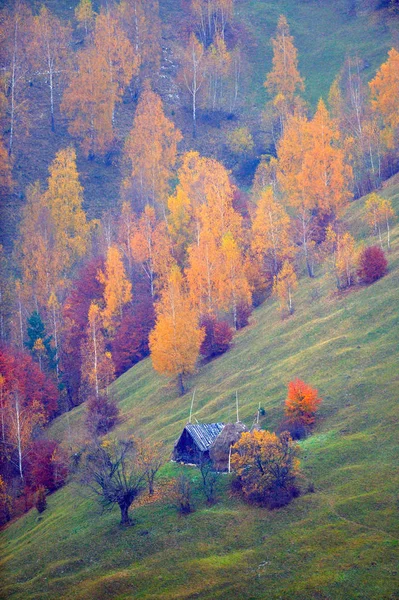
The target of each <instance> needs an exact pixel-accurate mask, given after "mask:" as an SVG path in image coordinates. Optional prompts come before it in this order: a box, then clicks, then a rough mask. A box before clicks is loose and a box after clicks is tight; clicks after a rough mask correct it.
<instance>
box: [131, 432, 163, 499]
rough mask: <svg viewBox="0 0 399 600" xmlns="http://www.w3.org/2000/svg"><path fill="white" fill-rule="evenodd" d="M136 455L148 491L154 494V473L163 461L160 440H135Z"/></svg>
mask: <svg viewBox="0 0 399 600" xmlns="http://www.w3.org/2000/svg"><path fill="white" fill-rule="evenodd" d="M136 444H137V456H138V461H139V464H140V466H141V468H142V470H144V471H145V478H146V481H147V487H148V493H149V495H150V496H152V495H153V494H154V482H155V477H156V474H157V473H158V471H159V469H160V468H161V467H162V465H163V464H164V462H165V454H164V451H163V445H162V443H161V442H147V441H146V440H143V439H140V440H136Z"/></svg>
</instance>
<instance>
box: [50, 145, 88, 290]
mask: <svg viewBox="0 0 399 600" xmlns="http://www.w3.org/2000/svg"><path fill="white" fill-rule="evenodd" d="M49 171H50V177H49V179H48V186H47V190H46V192H45V193H44V202H45V204H46V206H47V207H48V210H49V216H50V219H51V228H52V265H53V267H52V268H53V269H54V270H55V272H56V273H59V275H60V276H61V277H62V278H65V279H67V278H68V276H69V275H70V273H71V271H72V270H73V268H74V267H75V266H76V264H77V263H78V261H79V260H80V259H81V258H82V257H84V256H85V255H86V254H87V251H88V249H89V245H90V232H91V229H92V224H91V223H88V222H87V220H86V213H85V212H84V210H83V208H82V204H83V188H82V186H81V185H80V182H79V175H78V170H77V167H76V152H75V150H74V149H73V148H66V149H65V150H60V151H59V152H58V153H57V154H56V157H55V159H54V161H53V162H52V164H51V166H50V169H49ZM53 287H55V286H53Z"/></svg>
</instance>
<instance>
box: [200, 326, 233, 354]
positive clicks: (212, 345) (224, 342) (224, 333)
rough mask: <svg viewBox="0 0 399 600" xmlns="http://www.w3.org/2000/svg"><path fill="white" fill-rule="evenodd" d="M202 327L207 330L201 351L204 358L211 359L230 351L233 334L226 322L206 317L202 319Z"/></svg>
mask: <svg viewBox="0 0 399 600" xmlns="http://www.w3.org/2000/svg"><path fill="white" fill-rule="evenodd" d="M200 327H203V328H204V329H205V338H204V341H203V342H202V344H201V349H200V353H201V354H202V356H205V357H206V358H211V357H212V356H218V355H219V354H223V353H224V352H226V350H228V349H229V346H230V343H231V340H232V339H233V332H232V329H231V327H230V325H229V324H228V323H226V321H218V320H217V319H216V317H214V316H212V315H206V316H204V317H202V318H201V320H200Z"/></svg>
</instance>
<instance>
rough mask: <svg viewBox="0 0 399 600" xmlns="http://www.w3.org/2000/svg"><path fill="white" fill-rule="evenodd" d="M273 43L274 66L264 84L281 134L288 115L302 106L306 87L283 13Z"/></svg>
mask: <svg viewBox="0 0 399 600" xmlns="http://www.w3.org/2000/svg"><path fill="white" fill-rule="evenodd" d="M272 45H273V69H272V70H271V72H270V73H269V74H268V75H267V77H266V81H265V83H264V84H263V85H264V86H265V88H266V89H267V91H268V93H269V94H270V96H272V101H271V103H270V106H271V109H272V115H273V116H276V117H277V118H278V121H279V129H280V134H281V133H282V132H283V129H284V125H285V122H286V120H287V117H288V116H289V115H292V114H293V113H294V111H295V108H297V107H299V106H300V101H299V97H298V96H297V94H298V92H303V90H304V89H305V86H304V83H303V79H302V77H301V76H300V74H299V71H298V58H297V49H296V48H295V45H294V38H293V37H292V35H291V34H290V29H289V26H288V23H287V19H286V17H285V16H284V15H281V16H280V18H279V20H278V24H277V30H276V36H275V37H274V38H273V39H272Z"/></svg>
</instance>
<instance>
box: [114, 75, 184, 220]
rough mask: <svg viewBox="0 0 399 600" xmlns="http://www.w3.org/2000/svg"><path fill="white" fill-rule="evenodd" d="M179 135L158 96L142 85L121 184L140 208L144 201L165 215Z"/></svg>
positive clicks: (127, 145) (128, 141) (127, 142)
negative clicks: (124, 174)
mask: <svg viewBox="0 0 399 600" xmlns="http://www.w3.org/2000/svg"><path fill="white" fill-rule="evenodd" d="M181 139H182V135H181V133H180V131H179V130H178V129H176V128H175V126H174V124H173V123H172V121H170V120H169V119H168V118H167V117H166V116H165V114H164V111H163V105H162V100H161V98H160V97H159V96H158V94H156V93H155V92H153V91H152V90H151V89H150V88H149V86H148V85H147V86H145V88H144V90H143V92H142V93H141V96H140V99H139V103H138V105H137V109H136V113H135V116H134V121H133V127H132V129H131V131H130V133H129V136H128V138H127V140H126V144H125V149H124V154H125V159H126V161H127V163H128V165H129V172H128V176H127V177H126V178H125V180H124V184H123V185H124V189H125V193H126V194H128V195H129V194H132V195H134V196H135V197H136V199H137V200H138V202H139V206H140V208H144V206H145V205H146V204H151V205H153V206H157V207H158V208H159V209H160V212H161V215H162V216H163V217H164V218H166V202H167V197H168V191H169V185H170V179H171V177H172V175H173V169H174V166H175V163H176V155H177V144H178V143H179V142H180V140H181Z"/></svg>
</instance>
